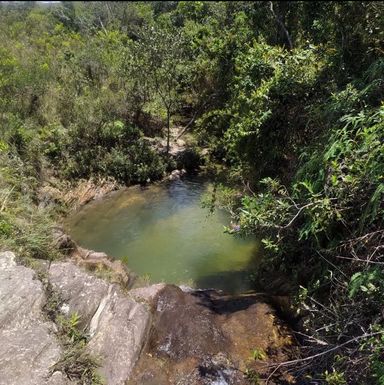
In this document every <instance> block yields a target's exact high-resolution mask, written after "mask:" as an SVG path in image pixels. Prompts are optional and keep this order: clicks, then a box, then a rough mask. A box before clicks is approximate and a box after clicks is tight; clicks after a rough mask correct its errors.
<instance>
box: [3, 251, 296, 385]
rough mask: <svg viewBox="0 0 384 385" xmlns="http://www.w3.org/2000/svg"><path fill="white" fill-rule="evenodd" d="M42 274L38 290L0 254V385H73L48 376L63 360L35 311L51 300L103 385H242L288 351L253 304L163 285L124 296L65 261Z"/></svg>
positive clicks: (264, 307) (263, 308)
mask: <svg viewBox="0 0 384 385" xmlns="http://www.w3.org/2000/svg"><path fill="white" fill-rule="evenodd" d="M44 269H45V271H44V272H43V273H41V272H40V274H39V277H44V279H43V281H45V282H44V284H43V282H42V281H41V280H40V279H39V278H38V276H37V274H36V273H35V271H34V270H32V269H30V268H28V267H24V266H20V265H18V264H17V263H16V257H15V255H14V254H13V253H11V252H3V253H0V340H1V344H0V385H13V384H15V385H16V384H17V385H35V384H36V385H44V384H47V385H48V384H53V385H71V384H75V383H76V381H75V379H72V380H70V379H68V378H67V377H66V375H65V373H61V372H58V371H56V372H55V371H54V369H53V368H54V365H55V363H57V362H58V361H59V360H60V358H61V356H62V353H63V351H62V347H61V346H60V342H59V339H58V337H57V335H56V333H57V326H56V325H55V324H54V323H53V322H52V321H50V320H49V319H48V317H47V316H46V314H45V311H44V306H45V304H46V301H47V300H49V298H47V296H48V297H49V295H52V292H54V293H57V294H58V298H60V304H59V307H58V309H59V311H60V312H61V313H63V315H65V316H68V317H70V316H71V315H72V314H75V313H76V314H77V315H79V316H80V322H79V324H78V327H79V328H81V329H82V330H83V331H84V332H85V333H86V335H87V336H88V340H87V345H86V349H87V351H88V352H89V353H90V354H91V355H92V356H93V357H95V358H97V359H98V360H99V363H100V367H99V368H98V371H99V373H100V375H101V377H102V378H103V380H104V382H105V384H108V385H124V384H130V385H168V384H169V385H171V384H172V385H176V384H179V385H208V384H210V385H226V384H227V385H230V384H249V383H250V382H248V379H247V376H246V375H245V374H246V373H248V374H249V373H253V371H254V372H255V373H256V372H257V373H258V374H259V375H261V376H263V373H265V372H266V363H271V362H277V361H280V360H284V359H286V358H287V352H288V351H289V349H290V347H291V344H292V342H291V337H290V335H289V333H288V330H287V328H286V327H285V326H284V325H282V323H281V322H280V321H279V320H278V319H277V318H276V316H275V312H274V310H273V308H272V307H271V306H270V305H268V304H267V303H266V302H265V299H264V298H262V297H261V296H258V295H247V296H237V297H233V296H225V295H223V294H220V293H217V292H215V291H198V290H197V291H196V290H192V289H188V288H183V289H182V288H180V287H177V286H174V285H165V284H158V285H152V286H148V287H141V288H140V287H139V288H135V289H129V288H128V286H126V285H122V284H120V283H115V282H111V281H110V280H105V279H102V278H100V277H97V276H95V275H94V274H93V273H92V272H90V271H88V270H86V269H85V267H84V266H79V265H78V264H76V263H74V261H73V260H70V259H68V260H66V261H58V262H53V263H51V264H48V263H47V264H44ZM47 285H48V286H49V288H50V292H48V291H47V290H45V289H46V287H47ZM50 293H51V294H50ZM255 352H257V354H256V355H255ZM255 358H256V359H255ZM286 379H287V380H289V377H287V378H286ZM270 383H273V382H270Z"/></svg>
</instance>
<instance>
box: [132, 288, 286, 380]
mask: <svg viewBox="0 0 384 385" xmlns="http://www.w3.org/2000/svg"><path fill="white" fill-rule="evenodd" d="M264 299H265V298H263V297H261V296H258V295H249V296H226V295H224V294H222V293H218V292H216V291H214V290H209V291H203V290H198V291H191V290H188V291H182V290H181V289H180V288H178V287H176V286H171V285H166V287H165V288H164V289H162V290H161V291H160V292H159V293H158V295H157V296H156V297H155V299H154V305H155V307H156V311H155V314H154V321H153V326H152V331H151V335H150V339H149V341H148V344H147V346H146V349H145V350H144V351H143V353H142V354H141V357H140V360H139V361H138V363H137V365H136V367H135V369H134V371H133V373H132V376H131V378H130V380H129V381H128V384H129V385H174V384H183V385H219V384H220V385H246V384H249V381H248V380H247V379H246V378H245V376H243V374H242V373H244V371H245V370H246V369H247V368H249V369H252V370H256V372H257V373H259V374H261V375H264V376H265V375H266V372H265V371H266V365H265V364H266V363H271V362H276V361H284V360H287V359H288V358H289V357H287V356H286V354H285V351H286V347H287V346H289V345H290V344H291V340H290V338H289V337H287V336H286V334H285V332H284V331H283V330H282V329H281V327H280V326H279V324H278V322H277V319H276V317H275V316H274V314H273V313H274V312H273V309H272V308H271V307H270V306H269V305H267V304H266V303H265V302H264ZM255 349H259V350H260V351H263V352H265V354H266V360H265V361H257V360H254V359H252V351H253V350H255Z"/></svg>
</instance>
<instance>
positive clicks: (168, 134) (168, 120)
mask: <svg viewBox="0 0 384 385" xmlns="http://www.w3.org/2000/svg"><path fill="white" fill-rule="evenodd" d="M170 115H171V114H170V111H169V108H167V155H169V139H170V136H171V128H170V126H169V125H170Z"/></svg>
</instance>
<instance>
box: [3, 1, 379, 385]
mask: <svg viewBox="0 0 384 385" xmlns="http://www.w3.org/2000/svg"><path fill="white" fill-rule="evenodd" d="M383 27H384V4H383V3H382V2H375V1H373V2H361V1H343V2H324V1H310V2H304V1H295V2H294V1H288V2H283V1H272V2H269V1H256V2H248V1H233V2H206V1H179V2H177V1H168V2H162V1H156V2H155V1H154V2H151V1H148V2H69V1H63V2H60V3H52V4H48V5H47V4H45V5H42V4H39V2H13V3H12V2H0V36H1V39H0V242H1V246H0V247H1V248H2V249H12V250H14V251H15V252H18V253H19V255H20V256H22V257H23V258H25V259H28V258H31V257H32V258H36V257H39V258H47V259H52V258H54V256H55V254H56V253H57V251H56V250H55V248H54V247H53V246H52V242H51V239H50V236H49V235H48V234H50V230H49V228H50V227H51V226H52V224H53V223H54V221H55V218H57V215H58V211H59V210H61V209H62V208H60V207H57V206H54V205H53V206H52V205H51V206H49V207H48V208H47V207H42V205H40V206H39V196H38V191H39V188H40V187H41V186H42V185H43V183H45V182H46V181H47V180H49V179H50V178H52V177H54V178H55V179H56V180H60V181H68V183H76V181H78V180H79V179H80V178H85V179H88V178H91V177H93V178H107V177H108V178H113V179H115V180H116V181H117V182H119V183H122V184H133V183H146V182H148V181H153V180H156V179H161V178H162V177H163V176H164V173H165V172H166V171H167V170H168V171H169V170H171V169H173V168H174V167H175V165H174V164H173V163H172V162H173V161H172V159H171V158H170V157H169V156H168V155H167V152H164V153H159V152H158V151H156V150H155V149H154V148H153V146H152V145H151V140H150V139H151V138H152V137H162V138H164V140H167V139H168V140H169V138H170V129H171V128H172V127H173V126H180V127H185V130H184V131H185V132H187V133H191V134H192V135H193V136H194V138H195V143H196V150H198V148H205V149H208V152H207V153H208V155H207V159H206V160H205V161H206V165H208V166H209V167H212V168H214V167H216V166H217V165H220V167H225V169H226V171H227V175H228V183H227V184H226V186H218V187H217V189H216V190H215V191H216V196H215V201H214V203H215V204H217V205H220V206H222V207H225V208H227V209H228V210H230V211H231V213H232V214H233V216H234V218H235V220H236V221H237V223H239V225H240V235H241V234H257V235H258V236H261V237H262V239H263V244H264V247H265V250H266V257H265V259H264V261H263V266H262V267H261V268H260V270H259V271H258V274H259V276H257V275H256V278H255V284H258V285H261V284H263V282H264V281H263V279H264V280H265V282H268V281H269V277H270V276H271V275H274V276H275V275H276V274H281V275H282V276H284V277H287V279H289V281H290V282H292V290H291V292H290V293H289V294H290V295H291V296H292V298H294V300H295V305H294V309H295V312H296V315H295V320H296V327H297V331H298V334H297V340H298V342H299V343H300V345H301V346H302V349H301V351H302V359H299V360H297V361H294V362H289V363H285V364H283V365H284V367H286V368H289V369H290V370H291V371H292V374H293V375H294V376H295V377H296V378H297V379H298V381H299V382H300V381H301V382H300V383H303V384H304V383H307V384H329V385H343V384H356V385H357V384H359V385H361V384H364V385H365V384H367V385H368V384H384V358H383V357H384V313H383V305H384V303H383V298H384V269H383V264H384V259H383V256H384V228H383V215H384V203H383V201H384V200H383V198H384V104H383V96H384V56H383V53H384V45H383V42H384V31H383ZM228 186H232V187H231V188H229V187H228ZM229 231H230V230H229ZM238 235H239V234H237V235H236V236H238ZM271 290H272V289H271ZM273 290H274V291H275V292H276V294H286V293H281V292H279V288H273Z"/></svg>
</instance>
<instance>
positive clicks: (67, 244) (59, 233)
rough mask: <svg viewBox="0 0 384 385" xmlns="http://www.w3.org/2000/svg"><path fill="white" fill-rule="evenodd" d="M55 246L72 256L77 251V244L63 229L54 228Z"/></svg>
mask: <svg viewBox="0 0 384 385" xmlns="http://www.w3.org/2000/svg"><path fill="white" fill-rule="evenodd" d="M52 234H53V239H54V246H56V247H57V248H58V249H60V250H62V251H64V252H65V253H66V254H70V253H71V252H73V251H74V250H75V249H76V243H75V242H74V241H73V240H72V239H71V237H70V236H69V235H67V234H66V233H65V232H64V230H63V229H62V228H61V227H58V226H57V227H54V228H53V231H52Z"/></svg>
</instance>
